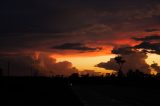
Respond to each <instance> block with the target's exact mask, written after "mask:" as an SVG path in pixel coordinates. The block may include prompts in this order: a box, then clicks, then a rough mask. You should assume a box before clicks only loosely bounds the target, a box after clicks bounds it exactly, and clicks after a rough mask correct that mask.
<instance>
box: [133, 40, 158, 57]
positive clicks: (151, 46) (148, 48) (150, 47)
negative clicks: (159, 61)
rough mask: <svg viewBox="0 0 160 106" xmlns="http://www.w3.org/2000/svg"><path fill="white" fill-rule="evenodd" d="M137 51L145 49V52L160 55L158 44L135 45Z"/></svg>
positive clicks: (144, 43) (143, 43)
mask: <svg viewBox="0 0 160 106" xmlns="http://www.w3.org/2000/svg"><path fill="white" fill-rule="evenodd" d="M135 48H137V49H146V51H147V52H150V53H156V54H160V43H150V42H142V43H140V44H139V45H136V46H135Z"/></svg>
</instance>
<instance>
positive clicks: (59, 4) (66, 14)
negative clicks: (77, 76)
mask: <svg viewBox="0 0 160 106" xmlns="http://www.w3.org/2000/svg"><path fill="white" fill-rule="evenodd" d="M117 55H121V56H122V57H123V58H124V59H125V60H126V63H125V64H124V68H123V71H124V72H127V71H128V70H129V69H133V70H136V69H139V70H141V71H142V72H144V73H156V72H160V1H159V0H4V1H1V3H0V68H1V69H2V70H3V71H4V74H5V75H6V73H7V64H8V63H10V71H11V72H10V73H11V75H15V76H17V75H18V76H19V75H30V74H31V71H30V70H31V69H34V70H38V72H39V73H40V75H60V74H63V75H66V76H68V75H70V74H71V73H75V72H84V73H85V72H86V73H87V72H88V73H91V74H99V73H97V72H102V73H112V72H114V71H113V70H115V71H116V70H117V68H118V65H117V64H116V63H115V61H114V59H113V58H114V57H115V56H117ZM151 64H154V65H151Z"/></svg>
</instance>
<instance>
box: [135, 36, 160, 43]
mask: <svg viewBox="0 0 160 106" xmlns="http://www.w3.org/2000/svg"><path fill="white" fill-rule="evenodd" d="M133 39H134V40H136V41H146V42H148V41H159V40H160V35H151V36H145V37H139V38H137V37H134V38H133Z"/></svg>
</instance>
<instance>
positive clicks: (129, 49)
mask: <svg viewBox="0 0 160 106" xmlns="http://www.w3.org/2000/svg"><path fill="white" fill-rule="evenodd" d="M112 53H113V54H122V55H129V54H133V53H135V50H133V48H132V47H120V48H114V49H113V50H112Z"/></svg>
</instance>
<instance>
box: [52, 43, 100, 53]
mask: <svg viewBox="0 0 160 106" xmlns="http://www.w3.org/2000/svg"><path fill="white" fill-rule="evenodd" d="M53 49H60V50H80V51H96V50H101V48H91V47H87V46H85V44H82V43H65V44H62V45H59V46H54V47H53Z"/></svg>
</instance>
